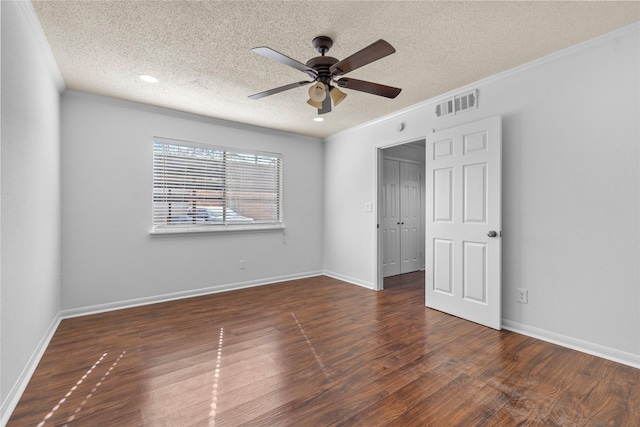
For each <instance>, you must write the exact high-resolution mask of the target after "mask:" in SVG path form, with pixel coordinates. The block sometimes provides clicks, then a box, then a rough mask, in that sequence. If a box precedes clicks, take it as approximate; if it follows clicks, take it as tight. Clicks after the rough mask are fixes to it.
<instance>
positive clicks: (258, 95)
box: [249, 81, 313, 99]
mask: <svg viewBox="0 0 640 427" xmlns="http://www.w3.org/2000/svg"><path fill="white" fill-rule="evenodd" d="M309 83H313V81H310V82H307V81H302V82H297V83H291V84H288V85H285V86H280V87H277V88H275V89H269V90H265V91H264V92H260V93H254V94H253V95H249V98H251V99H260V98H264V97H265V96H269V95H273V94H276V93H280V92H284V91H285V90H289V89H293V88H296V87H300V86H305V85H308V84H309Z"/></svg>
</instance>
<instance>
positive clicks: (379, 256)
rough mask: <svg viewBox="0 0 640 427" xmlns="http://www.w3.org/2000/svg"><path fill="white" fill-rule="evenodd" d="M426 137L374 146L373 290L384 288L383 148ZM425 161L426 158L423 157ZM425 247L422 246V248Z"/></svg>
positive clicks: (420, 136)
mask: <svg viewBox="0 0 640 427" xmlns="http://www.w3.org/2000/svg"><path fill="white" fill-rule="evenodd" d="M426 139H427V137H426V135H424V136H423V135H414V136H407V137H405V138H402V139H397V140H392V141H386V142H383V143H379V144H376V146H375V147H374V149H375V155H374V159H375V165H374V171H375V174H374V176H375V180H376V182H375V192H374V200H373V209H374V212H375V224H374V225H375V228H374V231H373V233H374V239H373V251H374V262H373V285H374V287H373V290H375V291H381V290H383V289H384V274H383V272H382V260H383V253H382V247H383V246H382V238H381V233H382V231H381V228H380V214H381V212H380V211H381V209H382V206H381V200H382V179H383V176H382V171H383V165H384V155H383V152H382V151H383V150H384V149H386V148H391V147H396V146H398V145H405V144H410V143H412V142H417V141H422V140H426ZM425 161H426V159H425ZM424 203H426V198H425V200H424ZM425 245H426V239H425ZM424 249H426V246H425V248H423V250H424Z"/></svg>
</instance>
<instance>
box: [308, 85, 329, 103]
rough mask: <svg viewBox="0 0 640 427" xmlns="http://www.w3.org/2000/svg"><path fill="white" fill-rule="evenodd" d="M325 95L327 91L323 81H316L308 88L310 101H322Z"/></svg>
mask: <svg viewBox="0 0 640 427" xmlns="http://www.w3.org/2000/svg"><path fill="white" fill-rule="evenodd" d="M326 97H327V92H326V86H325V85H324V83H322V82H316V83H315V84H314V85H313V86H311V87H310V88H309V98H311V100H312V101H314V102H319V103H322V101H324V99H325V98H326ZM312 105H313V104H312Z"/></svg>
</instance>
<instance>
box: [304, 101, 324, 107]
mask: <svg viewBox="0 0 640 427" xmlns="http://www.w3.org/2000/svg"><path fill="white" fill-rule="evenodd" d="M307 104H309V105H311V106H312V107H313V108H317V109H321V108H322V102H316V101H314V100H313V99H309V100H308V101H307Z"/></svg>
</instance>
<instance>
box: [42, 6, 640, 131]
mask: <svg viewBox="0 0 640 427" xmlns="http://www.w3.org/2000/svg"><path fill="white" fill-rule="evenodd" d="M32 4H33V6H34V9H35V11H36V14H37V16H38V19H39V20H40V22H41V24H42V27H43V29H44V32H45V35H46V37H47V39H48V41H49V44H50V46H51V48H52V50H53V54H54V57H55V59H56V62H57V64H58V66H59V68H60V71H61V73H62V76H63V78H64V81H65V84H66V86H67V88H68V89H73V90H79V91H84V92H89V93H95V94H99V95H106V96H110V97H114V98H121V99H125V100H130V101H137V102H142V103H146V104H151V105H156V106H161V107H167V108H172V109H175V110H180V111H186V112H190V113H196V114H200V115H203V116H210V117H215V118H220V119H225V120H232V121H236V122H241V123H248V124H253V125H258V126H263V127H268V128H273V129H280V130H285V131H291V132H296V133H300V134H306V135H312V136H319V137H324V136H328V135H331V134H334V133H336V132H339V131H341V130H344V129H347V128H350V127H353V126H356V125H359V124H361V123H365V122H368V121H371V120H374V119H376V118H378V117H381V116H384V115H387V114H390V113H392V112H394V111H397V110H400V109H402V108H405V107H408V106H411V105H413V104H417V103H419V102H421V101H424V100H426V99H429V98H432V97H434V96H437V95H440V94H442V93H445V92H448V91H450V90H453V89H455V88H458V87H461V86H463V85H466V84H469V83H472V82H474V81H477V80H479V79H482V78H484V77H488V76H490V75H493V74H496V73H499V72H501V71H504V70H507V69H510V68H513V67H515V66H517V65H520V64H523V63H526V62H529V61H531V60H534V59H536V58H539V57H542V56H545V55H548V54H550V53H553V52H557V51H559V50H561V49H563V48H566V47H569V46H572V45H575V44H577V43H580V42H582V41H585V40H588V39H591V38H593V37H596V36H598V35H601V34H604V33H607V32H609V31H612V30H614V29H617V28H620V27H623V26H626V25H629V24H632V23H634V22H637V21H639V20H640V2H637V1H629V2H613V1H604V2H591V1H589V2H583V1H569V2H556V1H544V2H539V1H533V2H530V1H514V2H510V1H499V2H488V1H468V2H449V1H33V2H32ZM318 35H326V36H329V37H331V38H333V40H334V45H333V48H332V49H331V51H330V52H329V53H328V55H329V56H333V57H336V58H338V59H343V58H345V57H347V56H349V55H351V54H352V53H354V52H356V51H358V50H360V49H362V48H363V47H365V46H368V45H369V44H371V43H373V42H374V41H376V40H378V39H381V38H382V39H385V40H387V41H388V42H389V43H391V44H392V45H393V46H394V47H395V48H396V53H395V54H393V55H390V56H388V57H386V58H383V59H381V60H379V61H376V62H374V63H371V64H369V65H366V66H364V67H362V68H359V69H357V70H354V71H352V72H351V73H349V74H348V75H347V77H352V78H356V79H362V80H369V81H373V82H377V83H382V84H386V85H389V86H396V87H400V88H402V89H403V90H402V93H400V95H399V96H398V97H397V98H395V99H387V98H382V97H378V96H374V95H370V94H367V93H362V92H356V91H350V90H348V89H344V90H343V91H344V92H345V93H347V94H348V96H347V98H346V99H345V100H344V101H343V102H342V103H341V104H340V105H339V106H337V107H334V109H333V111H332V112H331V113H329V114H326V115H324V116H325V117H326V120H325V122H322V123H315V122H313V121H312V119H313V118H314V117H316V116H317V110H315V109H314V108H313V107H310V106H309V105H307V103H306V100H307V99H308V96H307V93H306V92H307V89H308V87H300V88H296V89H292V90H289V91H287V92H282V93H279V94H276V95H272V96H270V97H266V98H262V99H259V100H252V99H249V98H247V96H248V95H251V94H253V93H256V92H261V91H264V90H267V89H271V88H274V87H279V86H283V85H286V84H289V83H293V82H297V81H301V80H305V78H306V75H305V74H304V73H302V72H300V71H297V70H295V69H293V68H290V67H287V66H285V65H283V64H281V63H278V62H275V61H273V60H270V59H267V58H265V57H263V56H260V55H258V54H256V53H253V52H252V51H251V48H253V47H257V46H268V47H270V48H272V49H274V50H276V51H278V52H280V53H283V54H285V55H287V56H289V57H291V58H294V59H296V60H298V61H300V62H303V63H304V62H306V61H307V60H309V59H310V58H311V57H314V56H317V55H318V54H317V52H316V51H315V50H314V49H313V47H312V45H311V40H312V39H313V38H314V37H316V36H318ZM139 74H152V75H154V76H156V77H158V78H159V79H160V82H159V83H157V84H148V83H143V82H141V81H140V80H139V79H137V76H138V75H139Z"/></svg>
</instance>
